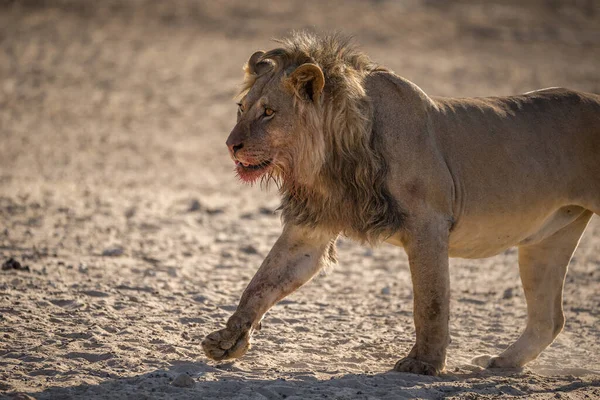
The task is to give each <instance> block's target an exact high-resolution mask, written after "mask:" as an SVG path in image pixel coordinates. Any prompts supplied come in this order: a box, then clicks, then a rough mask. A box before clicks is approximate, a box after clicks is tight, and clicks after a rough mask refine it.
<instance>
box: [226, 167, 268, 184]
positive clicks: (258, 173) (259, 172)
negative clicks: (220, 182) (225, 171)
mask: <svg viewBox="0 0 600 400" xmlns="http://www.w3.org/2000/svg"><path fill="white" fill-rule="evenodd" d="M272 167H273V165H272V163H271V161H266V162H262V163H261V164H258V165H248V164H247V165H244V164H242V163H240V162H237V163H236V165H235V171H236V172H237V175H238V176H239V177H240V179H241V180H242V182H244V183H250V184H252V183H254V182H256V181H257V180H259V179H260V178H261V177H262V176H263V175H265V174H266V173H267V172H269V170H270V169H271V168H272Z"/></svg>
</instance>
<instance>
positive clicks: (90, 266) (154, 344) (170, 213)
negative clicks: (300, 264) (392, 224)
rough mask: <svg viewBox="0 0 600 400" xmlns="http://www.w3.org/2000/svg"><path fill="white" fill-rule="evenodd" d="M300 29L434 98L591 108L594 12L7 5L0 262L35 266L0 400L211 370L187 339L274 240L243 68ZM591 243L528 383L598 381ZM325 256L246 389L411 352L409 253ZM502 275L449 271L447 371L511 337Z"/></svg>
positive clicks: (278, 325)
mask: <svg viewBox="0 0 600 400" xmlns="http://www.w3.org/2000/svg"><path fill="white" fill-rule="evenodd" d="M293 29H309V30H315V31H319V32H320V31H324V32H328V31H342V32H344V33H346V34H349V35H353V36H354V37H355V40H356V43H357V44H358V45H359V46H360V48H361V49H362V50H364V51H365V52H366V53H367V54H368V55H369V56H370V57H371V58H372V59H373V60H374V61H376V62H378V63H380V64H382V65H385V66H387V67H389V68H391V69H392V70H393V71H395V72H396V73H397V74H399V75H401V76H403V77H405V78H407V79H409V80H411V81H413V82H414V83H416V84H417V85H419V86H420V87H421V88H422V89H423V90H425V92H427V93H428V94H430V95H441V96H492V95H510V94H518V93H524V92H527V91H531V90H534V89H539V88H543V87H549V86H566V87H569V88H572V89H578V90H583V91H588V92H595V93H600V73H599V68H600V2H599V1H597V0H570V1H561V0H526V1H525V0H505V1H500V0H498V1H475V0H473V1H466V0H462V1H443V0H439V1H435V0H402V1H386V0H371V1H366V0H344V1H341V0H340V1H318V0H300V1H287V0H279V1H260V0H258V1H234V0H223V1H199V0H197V1H196V0H170V1H152V0H102V1H92V0H38V1H35V0H0V262H2V263H5V261H6V260H8V259H10V258H13V259H15V260H16V261H18V262H19V263H20V265H22V267H23V268H24V266H25V265H27V266H29V267H30V272H23V271H16V268H13V267H11V266H15V265H16V264H14V263H13V264H10V265H9V266H7V268H6V271H3V272H2V273H1V275H0V294H1V295H2V296H0V309H1V310H2V312H3V314H2V316H1V317H0V334H2V335H3V338H4V339H2V342H0V358H2V361H0V366H1V367H2V368H0V390H4V391H8V392H10V391H17V390H23V391H28V392H31V390H33V389H32V388H35V390H36V391H41V390H46V389H47V388H50V387H64V388H68V387H73V388H75V386H77V385H83V386H77V387H78V389H72V390H75V392H55V391H53V389H52V390H51V389H47V390H48V391H47V392H45V393H46V396H48V397H52V396H59V395H60V396H64V395H66V394H73V393H76V394H77V393H79V394H81V393H83V392H84V391H85V390H91V389H89V388H90V387H91V386H89V385H96V384H100V383H101V382H106V381H107V380H108V381H110V380H111V379H112V378H114V377H130V376H138V377H139V376H144V377H146V378H144V379H150V378H147V376H148V375H143V374H147V373H148V372H149V371H154V370H157V369H158V370H162V371H172V368H174V367H173V365H175V364H176V363H177V362H182V360H196V361H197V360H204V358H203V355H202V354H201V350H200V348H199V340H201V338H202V337H203V336H204V335H205V334H207V333H208V332H210V331H211V330H213V329H215V328H217V327H219V326H220V325H221V324H222V323H223V322H224V320H225V319H226V317H227V316H228V315H230V314H231V312H232V311H233V310H234V309H235V304H236V302H237V299H238V298H239V295H240V293H241V291H242V290H243V288H244V287H245V285H246V283H247V282H248V280H249V279H250V277H251V276H252V275H253V273H254V271H255V270H256V268H257V267H258V266H259V265H260V262H261V261H262V259H263V258H264V256H265V255H266V254H267V252H268V250H269V248H270V246H271V245H272V243H273V242H274V240H275V239H276V238H277V236H278V234H279V232H280V229H281V228H280V221H279V219H278V217H277V216H276V215H274V214H273V210H274V209H275V208H276V207H277V204H278V199H277V194H276V193H275V192H271V193H265V192H263V191H261V190H260V188H258V187H247V186H242V185H241V184H240V183H239V182H238V181H237V179H236V177H235V175H234V173H233V164H232V162H231V160H230V159H229V157H228V154H227V150H226V147H225V144H224V143H225V140H226V138H227V136H228V134H229V131H230V129H231V128H232V127H233V125H234V122H235V115H236V105H235V103H234V100H233V97H234V95H235V94H236V93H237V92H238V89H239V85H240V83H241V80H242V66H243V64H244V63H245V62H246V60H247V59H248V57H249V56H250V55H251V54H252V53H253V52H254V51H256V50H259V49H263V50H267V49H270V48H273V47H276V46H277V44H276V43H274V42H273V41H272V40H271V39H272V38H277V37H281V36H284V35H286V34H288V33H289V32H290V31H291V30H293ZM598 225H599V224H598V218H597V217H595V218H594V220H593V221H592V224H591V226H590V228H589V230H588V233H587V235H586V236H585V237H584V239H583V241H582V243H581V248H580V250H579V251H578V253H577V254H576V257H575V260H574V261H573V264H572V266H571V271H570V274H569V278H568V281H567V289H566V291H567V303H566V310H567V311H568V313H567V317H568V322H567V329H566V332H567V333H565V334H563V335H561V336H560V337H559V339H558V340H557V343H555V345H553V347H552V348H551V349H549V350H548V351H547V352H545V353H544V355H543V356H542V358H541V359H540V361H539V364H538V366H541V367H540V368H542V367H544V368H550V367H555V366H556V365H562V366H565V368H566V367H569V368H580V367H581V368H583V367H586V368H591V369H594V368H595V369H600V366H599V365H598V357H597V356H598V340H597V338H598V337H599V331H598V329H599V328H598V324H597V317H598V311H597V310H598V307H597V306H598V304H600V292H599V291H598V290H597V288H598V281H599V280H600V255H599V254H600V228H599V226H598ZM339 248H340V258H341V261H340V264H341V266H340V267H338V268H336V269H335V270H334V271H333V272H331V275H330V276H328V277H326V278H323V279H319V280H316V281H315V282H313V283H311V284H310V285H309V286H308V287H306V288H303V289H302V290H301V291H300V292H299V293H297V294H295V295H294V296H292V297H291V298H290V300H286V302H287V303H285V305H282V306H277V307H278V308H276V312H275V311H274V314H275V315H276V316H277V317H273V318H271V319H270V321H271V322H270V324H272V325H271V326H272V327H273V326H275V329H274V328H271V330H269V329H265V330H264V332H261V339H260V342H259V343H260V344H259V345H257V350H256V351H255V352H254V353H252V354H249V355H248V356H247V358H245V359H244V361H241V362H240V363H238V364H236V368H238V371H239V370H242V371H244V370H247V371H251V372H252V373H255V374H257V375H256V376H257V377H263V376H262V375H260V374H263V373H264V374H266V373H267V372H268V376H269V379H274V377H277V376H282V377H287V378H289V377H290V376H292V375H293V374H294V373H296V372H294V371H298V370H301V371H303V372H302V373H303V374H304V375H306V374H307V372H306V371H312V372H311V373H312V374H313V377H316V378H318V379H325V378H324V377H327V379H328V377H330V376H335V374H349V373H365V372H378V371H384V370H386V369H389V368H390V367H391V366H392V365H393V363H394V362H395V360H397V358H398V357H399V356H400V355H401V354H403V353H404V352H405V351H406V350H407V349H408V348H409V347H410V345H411V343H412V340H413V334H414V330H413V327H412V316H411V304H410V303H411V302H410V299H411V296H412V294H411V288H410V277H409V274H408V268H407V262H406V257H405V255H404V253H403V252H402V251H401V250H400V249H396V248H392V247H391V246H384V247H382V248H381V249H377V250H374V251H372V250H370V249H365V248H363V247H361V246H357V245H355V244H351V243H350V242H348V241H346V240H345V239H341V240H340V242H339ZM515 264H516V252H515V251H514V250H510V251H508V252H506V253H505V254H503V255H501V256H499V257H496V258H494V259H489V260H481V261H465V260H454V261H453V266H454V267H456V268H454V269H453V285H454V286H453V302H454V304H453V309H454V310H455V315H454V317H453V320H452V324H453V325H452V327H453V335H454V336H453V344H452V347H451V357H453V358H450V359H449V362H450V365H454V366H456V365H462V364H461V363H465V362H467V360H468V359H469V358H470V357H471V356H472V355H475V354H477V353H486V352H495V351H498V350H499V349H502V348H504V347H506V345H508V343H510V342H511V341H513V340H514V339H515V338H516V336H517V335H518V333H519V331H520V329H521V328H522V326H523V324H524V318H525V307H524V301H523V298H522V296H521V294H520V283H519V278H518V270H517V268H516V265H515ZM6 265H8V264H6ZM483 268H485V271H486V272H485V274H482V273H481V271H483ZM392 299H393V300H392ZM398 299H400V300H398ZM594 310H596V311H594ZM353 315H354V316H358V317H357V318H359V321H357V320H356V319H353V318H354V317H351V316H353ZM278 318H279V319H278ZM332 321H334V322H335V323H333V324H332ZM506 321H508V322H506ZM594 321H595V322H594ZM357 326H358V328H357ZM307 327H308V328H307ZM473 327H476V329H473ZM182 332H183V333H182ZM269 332H270V333H269ZM310 332H312V334H314V335H315V336H307V335H311V333H310ZM568 332H571V333H572V334H570V333H568ZM282 337H283V338H284V339H283V341H284V342H285V347H284V345H282V343H283V342H282V340H281V339H280V338H282ZM359 338H360V342H358V340H359ZM594 338H595V339H594ZM472 339H473V340H472ZM261 346H262V347H261ZM294 346H296V348H295V349H296V350H295V352H293V351H292V350H293V349H294ZM284 348H285V349H288V350H283V349H284ZM315 348H319V351H318V352H315V350H314V349H315ZM290 349H292V350H290ZM567 350H568V351H567ZM281 351H284V352H285V351H292V352H291V353H284V354H286V356H285V360H283V359H282V357H281V355H280V352H281ZM354 351H356V354H357V355H356V356H352V357H346V358H345V359H343V357H342V360H341V361H339V362H336V363H332V362H330V359H331V358H335V359H336V360H340V357H341V356H340V354H354ZM461 352H462V353H461ZM565 352H568V353H569V354H571V355H572V356H571V358H566V357H565ZM594 360H595V361H594ZM284 361H285V362H284ZM311 363H312V364H311ZM193 365H194V366H195V367H194V368H196V369H195V370H194V371H196V372H197V371H198V370H200V371H201V372H199V373H202V374H212V373H214V374H216V375H214V376H216V377H217V378H218V377H222V376H223V375H218V374H223V373H225V372H215V369H214V368H212V367H209V366H207V365H205V364H203V363H195V364H193ZM39 371H42V372H39ZM229 371H230V372H229V373H230V374H234V372H235V369H234V370H233V371H234V372H231V371H232V370H231V369H230V370H229ZM573 371H575V370H571V372H570V373H575V372H573ZM169 373H171V372H169ZM248 373H250V372H248ZM290 374H291V375H290ZM328 374H329V375H328ZM304 375H303V376H304ZM161 376H162V375H161ZM165 376H166V375H165ZM207 376H208V375H207ZM246 376H248V375H246ZM265 376H266V375H265ZM217 378H215V379H217ZM140 379H141V378H140ZM152 379H154V378H152ZM152 379H150V381H144V382H146V383H148V382H150V383H148V385H149V386H148V387H146V389H148V388H150V387H155V386H152V385H154V383H152V382H154V381H152ZM199 379H200V378H199ZM219 379H220V378H219ZM232 379H235V377H233V378H232ZM527 379H537V378H531V377H528V378H527ZM217 380H218V379H217ZM113 383H114V382H113ZM496 384H497V385H501V383H498V382H496ZM114 385H116V386H114V387H116V388H120V386H119V384H118V383H114ZM549 385H550V386H551V385H552V384H549ZM232 387H233V386H232ZM110 388H112V386H110V387H106V386H104V387H103V388H102V390H104V391H106V390H108V389H110ZM146 389H144V390H146ZM57 390H58V389H57ZM65 390H66V389H65ZM69 390H70V389H69ZM77 390H79V392H77ZM123 390H124V389H123ZM138 390H142V389H139V388H138ZM148 390H149V389H148ZM207 390H208V389H207ZM210 390H213V391H214V392H211V393H212V394H213V395H215V396H216V395H217V394H219V393H225V392H222V391H223V390H233V389H227V387H225V386H223V387H222V386H214V387H212V389H210ZM482 390H483V389H482ZM335 392H336V391H335V390H333V391H332V393H335ZM489 393H496V392H493V391H492V392H489ZM498 393H500V394H501V393H503V392H501V391H500V392H498ZM86 396H87V397H86V398H93V397H94V396H92V395H91V394H90V393H87V395H86Z"/></svg>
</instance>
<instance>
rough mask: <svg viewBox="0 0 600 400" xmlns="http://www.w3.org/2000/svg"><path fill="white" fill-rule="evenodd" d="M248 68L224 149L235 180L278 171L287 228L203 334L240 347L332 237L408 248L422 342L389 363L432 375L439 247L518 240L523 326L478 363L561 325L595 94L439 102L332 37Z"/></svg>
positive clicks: (309, 272) (506, 364) (442, 293)
mask: <svg viewBox="0 0 600 400" xmlns="http://www.w3.org/2000/svg"><path fill="white" fill-rule="evenodd" d="M280 43H281V44H282V47H280V48H276V49H274V50H270V51H267V52H262V51H259V52H256V53H254V54H253V55H252V56H251V57H250V59H249V60H248V62H247V64H246V65H245V79H244V87H243V91H242V93H241V95H240V97H241V101H240V102H239V104H238V106H239V107H238V114H237V124H236V125H235V127H234V128H233V130H232V132H231V134H230V135H229V137H228V139H227V142H226V144H227V147H228V149H229V153H230V156H231V158H232V159H233V161H234V162H235V166H236V167H235V168H236V171H237V174H238V175H239V177H240V178H241V180H242V181H244V182H247V183H253V182H257V181H262V182H263V183H268V182H275V183H276V184H277V186H278V188H279V192H280V194H281V197H282V203H281V207H280V209H281V214H282V220H283V232H282V234H281V236H280V237H279V239H278V240H277V241H276V243H275V245H274V246H273V248H272V250H271V251H270V253H269V254H268V256H267V257H266V259H265V260H264V262H263V263H262V265H261V267H260V268H259V269H258V271H257V273H256V275H255V276H254V278H253V279H252V280H251V282H250V284H249V285H248V287H247V288H246V289H245V291H244V292H243V294H242V297H241V300H240V302H239V305H238V307H237V310H236V311H235V312H234V313H233V315H232V316H231V317H230V318H229V320H228V321H227V324H226V326H225V328H223V329H221V330H219V331H216V332H213V333H211V334H209V335H208V336H207V337H206V339H205V340H204V341H203V343H202V346H203V349H204V351H205V353H206V355H207V356H208V357H209V358H211V359H214V360H225V359H232V358H237V357H240V356H242V355H243V354H245V353H246V351H247V350H248V349H249V347H250V338H251V336H252V334H253V332H254V331H256V330H258V329H260V326H261V320H262V318H263V316H264V315H265V313H266V312H267V311H268V310H269V309H270V308H271V307H272V306H273V305H274V304H275V303H277V302H278V301H279V300H281V299H283V298H284V297H285V296H287V295H289V294H290V293H292V292H293V291H295V290H296V289H298V288H299V287H301V286H302V285H304V284H305V283H306V282H308V281H309V280H310V279H311V278H312V277H313V276H315V274H316V273H317V272H318V271H319V270H321V269H322V268H324V267H326V266H328V265H330V264H333V263H335V262H336V250H335V241H336V238H337V237H338V236H339V235H345V236H347V237H350V238H353V239H356V240H358V241H359V242H362V243H368V244H373V245H374V244H377V243H381V242H384V241H385V242H389V243H392V244H394V245H398V246H402V247H403V248H404V250H405V251H406V253H407V255H408V259H409V266H410V273H411V279H412V284H413V289H414V302H413V307H414V312H413V314H414V324H415V328H416V329H415V330H416V341H415V344H414V346H413V347H412V350H410V352H409V353H408V354H407V355H406V356H405V357H404V358H402V359H401V360H400V361H398V362H397V363H396V364H395V366H394V369H395V370H396V371H400V372H409V373H416V374H426V375H438V374H440V373H442V372H443V371H444V369H445V364H446V349H447V346H448V344H449V343H450V333H449V330H448V322H449V303H450V301H449V298H450V282H449V271H448V258H449V257H461V258H470V259H476V258H484V257H490V256H493V255H496V254H498V253H500V252H502V251H504V250H506V249H508V248H510V247H514V246H516V247H518V254H519V257H518V261H519V271H520V276H521V280H522V283H523V289H524V292H525V298H526V302H527V313H528V318H527V324H526V327H525V330H524V331H523V333H522V334H521V336H520V337H519V338H518V339H517V340H516V342H515V343H513V344H512V345H510V346H509V347H508V348H507V349H506V350H505V351H504V352H502V353H501V354H499V355H497V356H487V355H486V356H480V357H477V358H476V359H474V363H476V364H478V365H482V366H484V367H490V368H520V367H522V366H523V365H524V364H526V363H527V362H529V361H531V360H533V359H535V358H536V357H537V356H538V355H539V354H540V353H541V352H542V351H543V350H544V349H545V348H546V347H547V346H548V345H550V343H552V341H553V340H554V339H555V338H556V336H557V335H558V334H559V332H560V331H561V330H562V329H563V326H564V323H565V317H564V313H563V310H562V291H563V283H564V279H565V274H566V272H567V266H568V264H569V261H570V259H571V256H572V254H573V252H574V251H575V249H576V247H577V245H578V242H579V239H580V238H581V236H582V235H583V232H584V230H585V229H586V226H587V224H588V222H589V220H590V218H591V217H592V215H593V214H594V213H595V214H600V96H599V95H596V94H589V93H582V92H577V91H573V90H568V89H561V88H550V89H543V90H539V91H535V92H530V93H526V94H522V95H517V96H510V97H487V98H442V97H431V96H428V95H427V94H425V93H424V92H423V91H422V90H421V89H420V88H419V87H417V86H416V85H415V84H413V83H412V82H409V81H408V80H406V79H403V78H401V77H400V76H398V75H395V74H394V73H393V72H392V71H390V70H389V69H387V68H384V67H382V66H379V65H377V64H375V63H374V62H372V61H371V60H370V59H369V58H368V57H367V56H366V55H364V54H363V53H361V52H359V51H358V50H356V49H355V47H354V46H353V45H352V42H351V41H350V40H348V39H346V38H344V37H342V36H340V35H329V36H319V35H315V34H309V33H295V34H293V35H292V36H290V37H288V38H286V39H283V40H281V41H280Z"/></svg>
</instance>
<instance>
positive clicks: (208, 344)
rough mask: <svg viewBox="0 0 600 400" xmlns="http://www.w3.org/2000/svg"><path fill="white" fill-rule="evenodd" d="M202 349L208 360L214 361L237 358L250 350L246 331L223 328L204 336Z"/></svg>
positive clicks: (248, 335) (248, 336)
mask: <svg viewBox="0 0 600 400" xmlns="http://www.w3.org/2000/svg"><path fill="white" fill-rule="evenodd" d="M202 348H203V349H204V353H205V354H206V356H207V357H208V358H211V359H213V360H216V361H221V360H229V359H232V358H239V357H241V356H243V355H244V354H246V352H247V351H248V349H249V348H250V333H249V331H248V330H245V331H244V330H241V329H236V328H233V329H232V328H229V327H228V328H225V329H221V330H219V331H215V332H213V333H211V334H210V335H208V336H206V338H205V339H204V341H203V342H202Z"/></svg>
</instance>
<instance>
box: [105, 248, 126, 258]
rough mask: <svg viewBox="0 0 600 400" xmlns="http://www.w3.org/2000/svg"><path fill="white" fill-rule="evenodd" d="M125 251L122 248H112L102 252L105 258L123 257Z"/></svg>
mask: <svg viewBox="0 0 600 400" xmlns="http://www.w3.org/2000/svg"><path fill="white" fill-rule="evenodd" d="M124 251H125V249H123V247H121V246H111V247H107V248H106V249H104V250H103V251H102V255H103V256H105V257H118V256H120V255H123V253H124Z"/></svg>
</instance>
